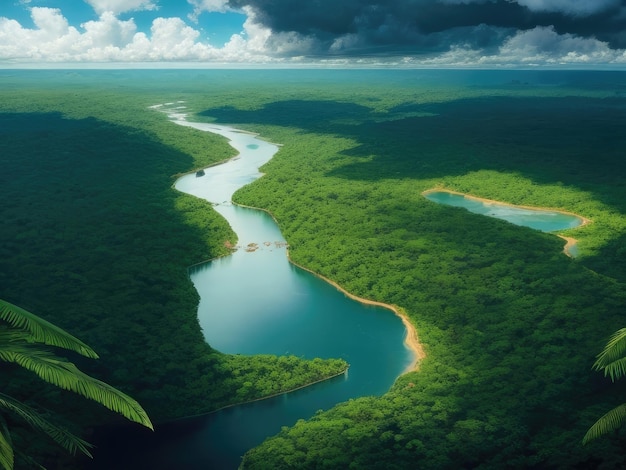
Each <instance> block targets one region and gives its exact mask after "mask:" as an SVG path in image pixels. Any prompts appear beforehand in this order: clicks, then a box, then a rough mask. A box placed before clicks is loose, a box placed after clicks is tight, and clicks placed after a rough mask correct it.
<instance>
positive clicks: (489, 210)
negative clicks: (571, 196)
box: [424, 191, 584, 232]
mask: <svg viewBox="0 0 626 470" xmlns="http://www.w3.org/2000/svg"><path fill="white" fill-rule="evenodd" d="M424 195H425V197H426V198H427V199H430V200H431V201H433V202H436V203H438V204H445V205H448V206H455V207H462V208H464V209H467V210H468V211H470V212H473V213H475V214H481V215H486V216H489V217H495V218H497V219H502V220H506V221H507V222H510V223H512V224H515V225H522V226H524V227H530V228H533V229H535V230H540V231H542V232H556V231H559V230H566V229H569V228H575V227H579V226H580V225H582V224H583V222H584V219H583V218H582V217H579V216H577V215H574V214H567V213H564V212H558V211H551V210H543V209H534V208H533V209H531V208H526V207H517V206H512V205H508V204H503V203H499V202H495V201H485V200H481V199H477V198H472V197H468V196H466V195H464V194H458V193H452V192H449V191H429V192H427V193H425V194H424Z"/></svg>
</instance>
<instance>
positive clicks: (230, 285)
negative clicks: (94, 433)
mask: <svg viewBox="0 0 626 470" xmlns="http://www.w3.org/2000/svg"><path fill="white" fill-rule="evenodd" d="M173 105H176V108H174V109H176V110H178V111H175V112H172V113H170V114H169V116H170V119H172V120H173V121H174V122H175V123H176V124H179V125H183V126H190V127H194V128H196V129H199V130H203V131H207V132H214V133H217V134H220V135H222V136H224V137H226V138H228V139H229V140H230V143H231V145H232V146H233V147H234V148H235V149H236V150H237V151H238V152H239V155H238V156H237V157H235V158H233V159H231V160H230V161H229V162H228V163H226V164H222V165H217V166H213V167H209V168H206V169H205V170H204V175H203V176H196V174H195V173H192V174H188V175H185V176H183V177H181V178H180V179H179V180H177V182H176V184H175V187H176V188H177V189H178V190H179V191H182V192H185V193H188V194H193V195H195V196H197V197H201V198H203V199H206V200H208V201H210V202H212V203H214V208H215V210H216V211H218V212H219V213H220V214H222V215H223V216H224V217H225V218H226V220H228V222H229V223H230V225H231V227H232V228H233V230H234V231H235V232H236V233H237V236H238V246H239V249H238V250H237V251H236V252H234V253H233V254H232V255H230V256H227V257H224V258H220V259H217V260H214V261H211V262H208V263H203V264H200V265H197V266H194V267H193V268H191V269H190V276H191V280H192V282H193V283H194V286H195V287H196V289H197V290H198V293H199V294H200V304H199V307H198V318H199V320H200V325H201V327H202V329H203V332H204V335H205V338H206V340H207V342H208V343H209V344H210V345H211V346H212V347H214V348H215V349H217V350H219V351H221V352H224V353H229V354H248V355H252V354H276V355H295V356H298V357H303V358H308V359H313V358H315V357H320V358H342V359H345V360H346V361H347V362H348V363H349V364H350V369H349V371H348V373H347V374H346V375H344V376H341V377H337V378H335V379H331V380H329V381H326V382H322V383H319V384H316V385H313V386H311V387H307V388H304V389H301V390H298V391H296V392H291V393H288V394H284V395H281V396H278V397H274V398H271V399H267V400H262V401H259V402H255V403H250V404H245V405H239V406H236V407H232V408H228V409H225V410H222V411H219V412H216V413H212V414H209V415H205V416H201V417H198V418H193V419H187V420H181V421H179V422H173V423H167V424H165V425H161V426H159V427H158V428H157V431H156V432H155V433H154V434H152V433H147V432H145V431H144V430H139V431H138V432H134V433H130V434H127V433H125V432H121V431H116V432H115V433H112V434H111V435H109V436H108V437H107V439H106V440H105V441H100V442H98V445H99V446H100V447H101V451H100V452H97V453H96V459H95V460H94V462H93V463H94V465H93V466H92V467H91V468H98V469H105V468H107V469H108V468H116V469H122V468H127V469H137V468H150V469H152V470H158V469H164V470H165V469H173V468H176V469H188V470H192V469H193V470H195V469H198V470H199V469H212V470H217V469H224V470H231V469H236V468H237V467H238V465H239V463H240V461H241V456H242V455H243V454H244V453H245V452H246V451H247V450H249V449H251V448H252V447H254V446H256V445H258V444H260V443H261V442H262V441H263V440H265V439H266V438H267V437H269V436H272V435H274V434H276V433H278V432H279V431H280V429H281V427H282V426H291V425H293V424H295V422H296V421H297V420H298V419H301V418H309V417H311V416H313V415H314V414H315V413H316V412H317V411H318V410H326V409H329V408H331V407H333V406H334V405H336V404H337V403H340V402H342V401H346V400H349V399H351V398H357V397H360V396H367V395H382V394H384V393H385V392H386V391H388V390H389V388H390V387H391V386H392V384H393V383H394V381H395V380H396V378H397V377H398V376H399V375H400V374H402V373H403V372H404V371H405V370H406V369H407V368H408V367H409V366H410V365H411V364H413V362H414V359H415V356H414V354H413V352H412V351H411V350H410V349H409V348H408V347H407V346H406V345H405V344H404V339H405V336H406V328H405V327H404V325H403V323H402V321H401V319H400V318H399V317H397V316H396V315H394V313H393V312H391V311H390V310H388V309H385V308H381V307H376V306H370V305H365V304H361V303H359V302H356V301H354V300H352V299H350V298H349V297H347V296H346V295H345V294H344V293H342V292H340V291H339V290H337V289H336V288H335V287H333V286H332V285H330V284H328V283H327V282H325V281H323V280H322V279H320V278H318V277H316V276H314V275H312V274H311V273H309V272H307V271H304V270H302V269H300V268H298V267H295V266H294V265H292V264H291V263H289V261H288V259H287V248H286V242H285V240H284V238H283V236H282V234H281V233H280V231H279V229H278V227H277V225H276V223H275V222H274V220H273V219H272V218H271V217H270V216H269V215H268V214H266V213H265V212H263V211H260V210H255V209H250V208H245V207H238V206H236V205H233V204H232V203H231V202H230V201H231V198H232V194H233V193H234V192H235V191H236V190H237V189H238V188H240V187H241V186H243V185H245V184H248V183H250V182H252V181H254V180H255V179H257V178H258V177H259V176H261V173H259V170H258V168H259V167H260V166H261V165H263V164H264V163H265V162H267V161H268V160H269V159H270V158H271V157H272V156H273V155H274V154H275V153H276V151H277V150H278V147H277V146H276V145H274V144H270V143H268V142H265V141H263V140H260V139H258V138H257V137H256V136H255V135H254V134H250V133H246V132H242V131H239V130H237V129H233V128H230V127H228V126H221V125H215V124H207V123H195V122H189V121H187V120H186V119H185V114H184V113H183V112H182V111H180V110H181V109H183V108H182V106H180V104H179V103H176V104H170V105H169V106H170V107H171V106H173ZM166 109H167V108H166ZM166 109H162V110H166Z"/></svg>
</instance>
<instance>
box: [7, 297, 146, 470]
mask: <svg viewBox="0 0 626 470" xmlns="http://www.w3.org/2000/svg"><path fill="white" fill-rule="evenodd" d="M50 346H53V347H56V348H63V349H66V350H69V351H74V352H76V353H78V354H81V355H82V356H85V357H88V358H92V359H97V358H98V355H97V354H96V353H95V351H94V350H93V349H91V348H90V347H89V346H87V345H86V344H85V343H83V342H82V341H80V340H79V339H77V338H75V337H74V336H72V335H70V334H69V333H67V332H65V331H64V330H62V329H61V328H59V327H57V326H55V325H53V324H52V323H49V322H47V321H46V320H44V319H42V318H40V317H38V316H36V315H34V314H32V313H30V312H28V311H26V310H24V309H22V308H20V307H18V306H16V305H13V304H11V303H9V302H6V301H4V300H1V299H0V361H3V362H7V363H13V364H17V365H19V366H21V367H23V368H24V369H27V370H29V371H31V372H34V373H35V374H36V375H37V376H39V378H40V379H42V380H44V381H46V382H49V383H51V384H53V385H55V386H57V387H60V388H62V389H64V390H69V391H71V392H74V393H77V394H79V395H82V396H83V397H86V398H89V399H91V400H94V401H97V402H98V403H100V404H102V405H104V406H105V407H107V408H109V409H110V410H112V411H114V412H116V413H119V414H121V415H123V416H124V417H126V418H128V419H129V420H131V421H134V422H137V423H139V424H142V425H143V426H146V427H148V428H150V429H154V428H153V426H152V423H151V422H150V418H149V417H148V415H147V414H146V412H145V411H144V410H143V408H142V407H141V406H140V405H139V403H137V402H136V401H135V400H134V399H132V398H131V397H129V396H128V395H126V394H124V393H122V392H121V391H119V390H117V389H116V388H114V387H112V386H110V385H108V384H106V383H104V382H101V381H100V380H97V379H95V378H93V377H91V376H89V375H87V374H85V373H84V372H81V371H80V370H79V369H78V368H77V367H76V366H75V365H74V364H73V363H71V362H69V361H68V360H67V359H65V358H62V357H59V356H57V355H56V354H54V352H53V350H52V349H51V348H50ZM4 413H11V414H13V415H14V416H17V417H19V418H21V419H22V420H24V421H25V422H26V423H28V424H29V425H30V426H31V427H33V428H34V429H36V430H38V431H42V432H44V433H45V434H47V435H48V436H50V437H51V438H52V439H53V440H54V441H55V442H56V443H58V444H59V445H61V446H63V447H64V448H65V449H67V450H68V451H69V452H71V453H72V454H74V453H76V451H80V452H82V453H84V454H86V455H88V456H90V457H91V454H90V452H89V447H91V446H90V444H89V443H88V442H86V441H84V440H82V439H81V438H79V437H77V436H75V435H73V434H72V433H70V432H69V431H67V430H65V429H64V428H62V427H60V426H57V425H55V424H53V423H51V422H50V421H48V420H47V419H44V418H43V417H42V416H41V415H40V414H39V413H38V412H37V411H36V410H34V409H33V408H31V407H30V406H28V405H26V404H24V403H22V402H20V401H19V400H16V399H14V398H12V397H10V396H8V395H6V394H4V393H2V392H0V467H1V468H3V469H5V470H12V469H13V465H14V450H13V445H12V442H11V434H10V431H9V429H8V426H7V423H6V421H5V419H4V417H3V416H2V414H4Z"/></svg>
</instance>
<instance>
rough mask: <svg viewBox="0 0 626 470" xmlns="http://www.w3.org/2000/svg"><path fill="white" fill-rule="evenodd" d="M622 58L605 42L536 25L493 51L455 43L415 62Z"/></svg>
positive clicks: (459, 63) (551, 61)
mask: <svg viewBox="0 0 626 470" xmlns="http://www.w3.org/2000/svg"><path fill="white" fill-rule="evenodd" d="M625 59H626V53H625V51H623V50H614V49H610V48H609V46H608V44H607V43H605V42H602V41H599V40H597V39H594V38H582V37H579V36H574V35H572V34H558V33H557V32H556V31H555V30H554V28H553V27H552V26H548V27H542V26H537V27H535V28H533V29H530V30H527V31H518V32H517V33H516V34H515V35H513V36H511V37H510V38H509V39H507V40H506V41H505V42H504V43H503V44H502V46H500V48H499V49H498V50H497V52H496V53H494V54H485V53H484V51H482V50H480V49H472V48H471V47H469V46H468V45H465V44H457V45H455V46H453V47H451V48H450V50H449V51H448V52H446V53H444V54H441V55H439V56H436V57H432V58H430V59H426V60H420V61H419V63H420V64H421V65H429V66H434V65H453V66H485V67H487V66H541V65H581V64H582V65H589V66H593V65H596V64H608V63H619V62H623V61H624V60H625ZM412 63H416V62H412Z"/></svg>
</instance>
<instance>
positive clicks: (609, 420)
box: [583, 403, 626, 444]
mask: <svg viewBox="0 0 626 470" xmlns="http://www.w3.org/2000/svg"><path fill="white" fill-rule="evenodd" d="M624 421H626V403H622V404H621V405H619V406H617V407H615V408H613V409H612V410H611V411H609V412H608V413H607V414H605V415H604V416H602V417H601V418H600V419H599V420H598V421H596V422H595V424H594V425H593V426H591V427H590V428H589V431H587V434H585V437H583V444H587V443H588V442H590V441H592V440H594V439H597V438H598V437H600V436H604V435H605V434H608V433H610V432H611V431H615V430H616V429H617V428H619V427H620V426H622V425H623V424H624Z"/></svg>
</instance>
